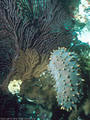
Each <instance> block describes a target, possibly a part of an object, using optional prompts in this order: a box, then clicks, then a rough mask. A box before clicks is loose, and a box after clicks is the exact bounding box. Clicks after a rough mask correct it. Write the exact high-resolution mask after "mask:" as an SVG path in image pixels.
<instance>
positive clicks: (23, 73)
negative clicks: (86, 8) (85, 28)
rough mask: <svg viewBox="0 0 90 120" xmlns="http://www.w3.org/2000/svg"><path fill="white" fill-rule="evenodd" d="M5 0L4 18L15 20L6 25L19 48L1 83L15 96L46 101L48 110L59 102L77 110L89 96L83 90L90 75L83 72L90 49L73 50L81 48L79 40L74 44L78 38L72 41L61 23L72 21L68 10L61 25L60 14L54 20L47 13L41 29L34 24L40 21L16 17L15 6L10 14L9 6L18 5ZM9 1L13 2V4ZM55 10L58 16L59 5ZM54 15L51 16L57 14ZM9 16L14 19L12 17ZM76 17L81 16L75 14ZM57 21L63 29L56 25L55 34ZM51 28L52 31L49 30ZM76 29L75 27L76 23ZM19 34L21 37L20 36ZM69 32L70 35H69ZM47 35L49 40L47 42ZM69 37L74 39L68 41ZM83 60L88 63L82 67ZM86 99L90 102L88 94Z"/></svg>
mask: <svg viewBox="0 0 90 120" xmlns="http://www.w3.org/2000/svg"><path fill="white" fill-rule="evenodd" d="M6 1H7V3H6V4H8V8H4V7H3V9H2V11H4V9H5V10H7V13H8V14H7V16H6V18H4V19H7V21H6V22H7V23H8V24H9V22H10V21H12V24H10V26H8V27H7V28H9V29H11V28H13V29H14V30H13V31H11V33H10V34H11V37H12V36H14V37H12V38H13V40H15V43H14V44H16V45H15V47H16V48H14V49H15V50H16V54H15V57H13V59H12V68H11V71H10V73H9V75H8V78H6V79H5V81H4V82H3V83H2V85H1V86H3V87H2V88H3V89H4V90H6V91H7V92H9V93H11V94H13V95H15V94H16V95H18V96H21V95H22V94H24V95H25V97H26V98H27V99H28V100H30V101H32V102H34V103H39V104H44V105H46V106H47V107H48V109H51V108H52V106H53V105H54V104H55V103H57V104H58V106H60V109H62V110H65V111H73V110H76V109H77V108H78V106H80V103H81V102H82V100H83V99H84V98H85V94H87V96H90V95H88V92H87V91H89V90H87V91H84V89H85V86H87V81H88V80H87V78H86V79H85V76H84V72H82V71H87V72H88V73H89V72H90V52H89V50H90V48H89V49H88V50H86V51H84V52H83V51H82V53H79V54H80V55H79V54H78V52H77V50H76V51H75V50H74V49H75V48H78V46H79V45H78V43H74V42H73V41H75V40H71V39H72V37H71V34H70V33H69V32H68V30H67V29H66V32H64V31H63V30H64V28H63V26H62V24H64V22H63V20H64V17H65V18H66V19H67V20H69V17H68V16H67V15H66V13H64V12H65V11H64V12H63V14H64V15H63V16H64V17H63V16H62V19H63V20H61V18H60V20H61V24H60V23H59V24H58V22H57V21H58V20H57V19H59V18H58V17H56V18H55V19H54V18H53V19H54V20H53V19H52V18H50V20H49V17H48V16H47V23H46V22H45V20H43V19H42V18H40V20H42V23H40V22H39V24H40V26H39V29H38V25H37V27H36V28H35V26H34V25H35V23H36V22H37V21H36V20H35V18H34V20H35V23H34V25H33V23H30V24H29V23H25V22H23V23H22V21H23V18H20V17H17V15H16V13H17V12H15V11H14V10H15V9H16V8H14V10H13V11H11V12H10V13H9V7H11V6H12V5H15V4H14V3H13V2H11V0H6ZM8 1H9V3H8ZM10 2H11V3H12V4H10ZM55 4H56V3H55ZM10 5H11V6H10ZM3 6H4V4H3ZM0 9H1V8H0ZM35 9H36V8H35ZM52 9H53V10H55V11H54V12H53V14H55V13H56V12H57V16H59V12H58V11H59V9H58V7H57V9H56V8H55V7H54V8H53V7H52ZM61 9H62V10H63V8H62V7H61V8H60V10H61ZM49 11H50V10H49ZM4 12H6V11H4ZM12 12H15V13H14V14H15V16H13V17H11V13H12ZM48 14H50V13H48ZM53 14H52V15H51V16H54V15H53ZM74 14H75V13H74ZM18 15H19V14H18ZM60 15H61V14H60ZM9 16H10V17H11V18H12V19H10V17H9ZM37 16H38V15H37ZM51 16H50V17H51ZM4 17H5V16H4ZM14 17H15V18H14ZM59 17H60V16H59ZM84 18H85V16H84ZM9 19H10V21H9ZM26 19H27V18H26ZM73 19H78V18H77V17H76V16H75V17H74V18H73ZM14 20H16V23H14V22H15V21H14ZM17 20H18V23H17ZM34 20H33V21H34ZM40 20H39V21H40ZM56 20H57V21H56ZM64 21H65V20H64ZM88 22H89V21H88ZM56 23H57V24H58V25H59V27H60V29H61V30H62V29H63V30H62V31H58V28H57V31H58V32H56V33H55V32H54V30H55V28H54V25H56ZM28 24H29V25H28ZM50 25H51V26H50ZM2 26H3V25H2ZM2 26H1V27H2ZM11 26H13V27H11ZM27 26H28V27H27ZM56 26H57V25H56ZM10 27H11V28H10ZM15 27H16V28H15ZM19 27H22V29H23V30H21V28H20V29H19ZM29 27H30V28H29ZM24 28H25V29H24ZM49 28H50V29H51V30H52V31H51V32H50V33H49ZM73 29H74V30H75V29H76V26H75V27H74V28H73ZM24 30H25V31H24ZM47 30H48V33H47ZM17 31H18V33H17ZM22 31H23V34H22ZM27 32H28V33H27ZM40 32H42V33H40ZM19 33H20V35H21V37H20V36H19ZM37 33H38V34H39V35H38V34H37ZM6 34H7V32H6ZM67 34H69V36H68V35H67ZM78 34H79V33H78ZM26 35H28V36H29V35H31V36H30V40H31V41H30V40H29V38H28V37H27V38H28V39H27V40H25V41H24V39H25V36H26ZM65 36H66V37H65ZM18 38H20V39H19V40H20V41H19V40H17V39H18ZM47 38H48V40H47V41H46V39H47ZM59 38H61V39H59ZM67 38H68V39H69V40H71V41H68V40H67ZM42 39H43V40H42ZM51 39H52V40H51ZM58 39H59V40H58ZM50 41H51V43H50ZM76 41H77V40H76ZM71 42H72V43H73V44H74V45H73V46H74V47H73V46H69V45H71ZM23 43H24V45H25V44H26V47H25V46H24V45H23ZM65 43H66V44H65ZM64 44H65V46H64ZM30 45H32V46H33V47H31V46H30ZM45 45H46V46H45ZM49 45H50V46H49ZM79 47H80V46H79ZM81 47H82V46H81ZM88 47H89V45H88ZM45 50H47V51H45ZM44 51H45V52H44ZM87 51H88V52H87ZM80 52H81V51H80ZM85 55H86V56H85ZM82 62H83V64H85V66H84V67H83V68H82ZM83 69H84V70H83ZM87 88H88V87H87ZM85 99H87V100H88V101H90V99H89V97H88V98H85ZM83 108H85V107H83ZM89 110H90V109H89ZM85 111H86V110H85ZM89 112H90V111H89Z"/></svg>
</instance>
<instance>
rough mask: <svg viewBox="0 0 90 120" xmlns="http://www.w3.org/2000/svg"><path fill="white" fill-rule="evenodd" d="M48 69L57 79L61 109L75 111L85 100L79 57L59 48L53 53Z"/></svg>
mask: <svg viewBox="0 0 90 120" xmlns="http://www.w3.org/2000/svg"><path fill="white" fill-rule="evenodd" d="M48 69H49V71H50V73H51V75H52V76H53V78H54V79H55V82H56V83H55V86H54V87H55V89H56V92H57V102H58V104H59V105H60V106H61V109H65V110H67V111H69V110H72V109H75V108H76V106H77V104H78V103H79V102H80V100H81V99H82V98H83V87H82V81H84V79H82V78H81V77H80V65H79V64H78V56H77V55H76V54H75V53H74V52H68V51H67V50H66V48H63V47H62V48H58V49H57V50H54V51H53V52H52V53H51V56H50V61H49V65H48Z"/></svg>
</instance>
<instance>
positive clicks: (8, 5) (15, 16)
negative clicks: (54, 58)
mask: <svg viewBox="0 0 90 120" xmlns="http://www.w3.org/2000/svg"><path fill="white" fill-rule="evenodd" d="M59 6H60V7H59ZM30 7H32V6H30ZM50 8H51V9H50ZM44 12H45V14H43V15H42V16H40V17H39V18H38V19H35V18H34V19H33V20H32V22H31V21H30V20H29V19H23V18H22V15H21V14H20V12H19V8H18V6H17V4H16V0H0V42H1V41H2V44H5V43H10V44H12V45H11V46H10V48H12V50H13V51H14V53H15V54H14V57H13V61H15V60H16V59H17V58H18V56H19V54H20V50H23V51H24V52H25V51H26V49H28V48H31V49H35V50H36V51H38V53H39V54H41V53H46V54H50V51H51V50H53V49H55V48H57V47H58V46H66V45H67V47H68V46H70V43H71V41H72V35H71V33H70V32H69V31H67V30H65V23H71V19H69V16H68V15H67V13H66V12H65V11H64V9H63V7H61V4H58V3H57V2H55V1H52V0H49V1H48V2H47V7H46V10H45V11H44ZM65 18H66V19H65ZM66 21H67V22H66ZM58 23H59V25H58V30H56V29H54V28H57V24H58ZM55 31H56V32H55ZM7 38H8V39H7ZM5 45H6V44H5ZM0 47H1V46H0ZM4 47H5V46H4ZM14 69H15V66H14V64H13V63H12V69H11V71H10V75H8V79H9V78H10V76H11V72H12V71H13V72H14ZM6 81H7V82H6ZM6 81H5V82H4V83H8V80H6ZM4 86H5V85H4Z"/></svg>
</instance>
